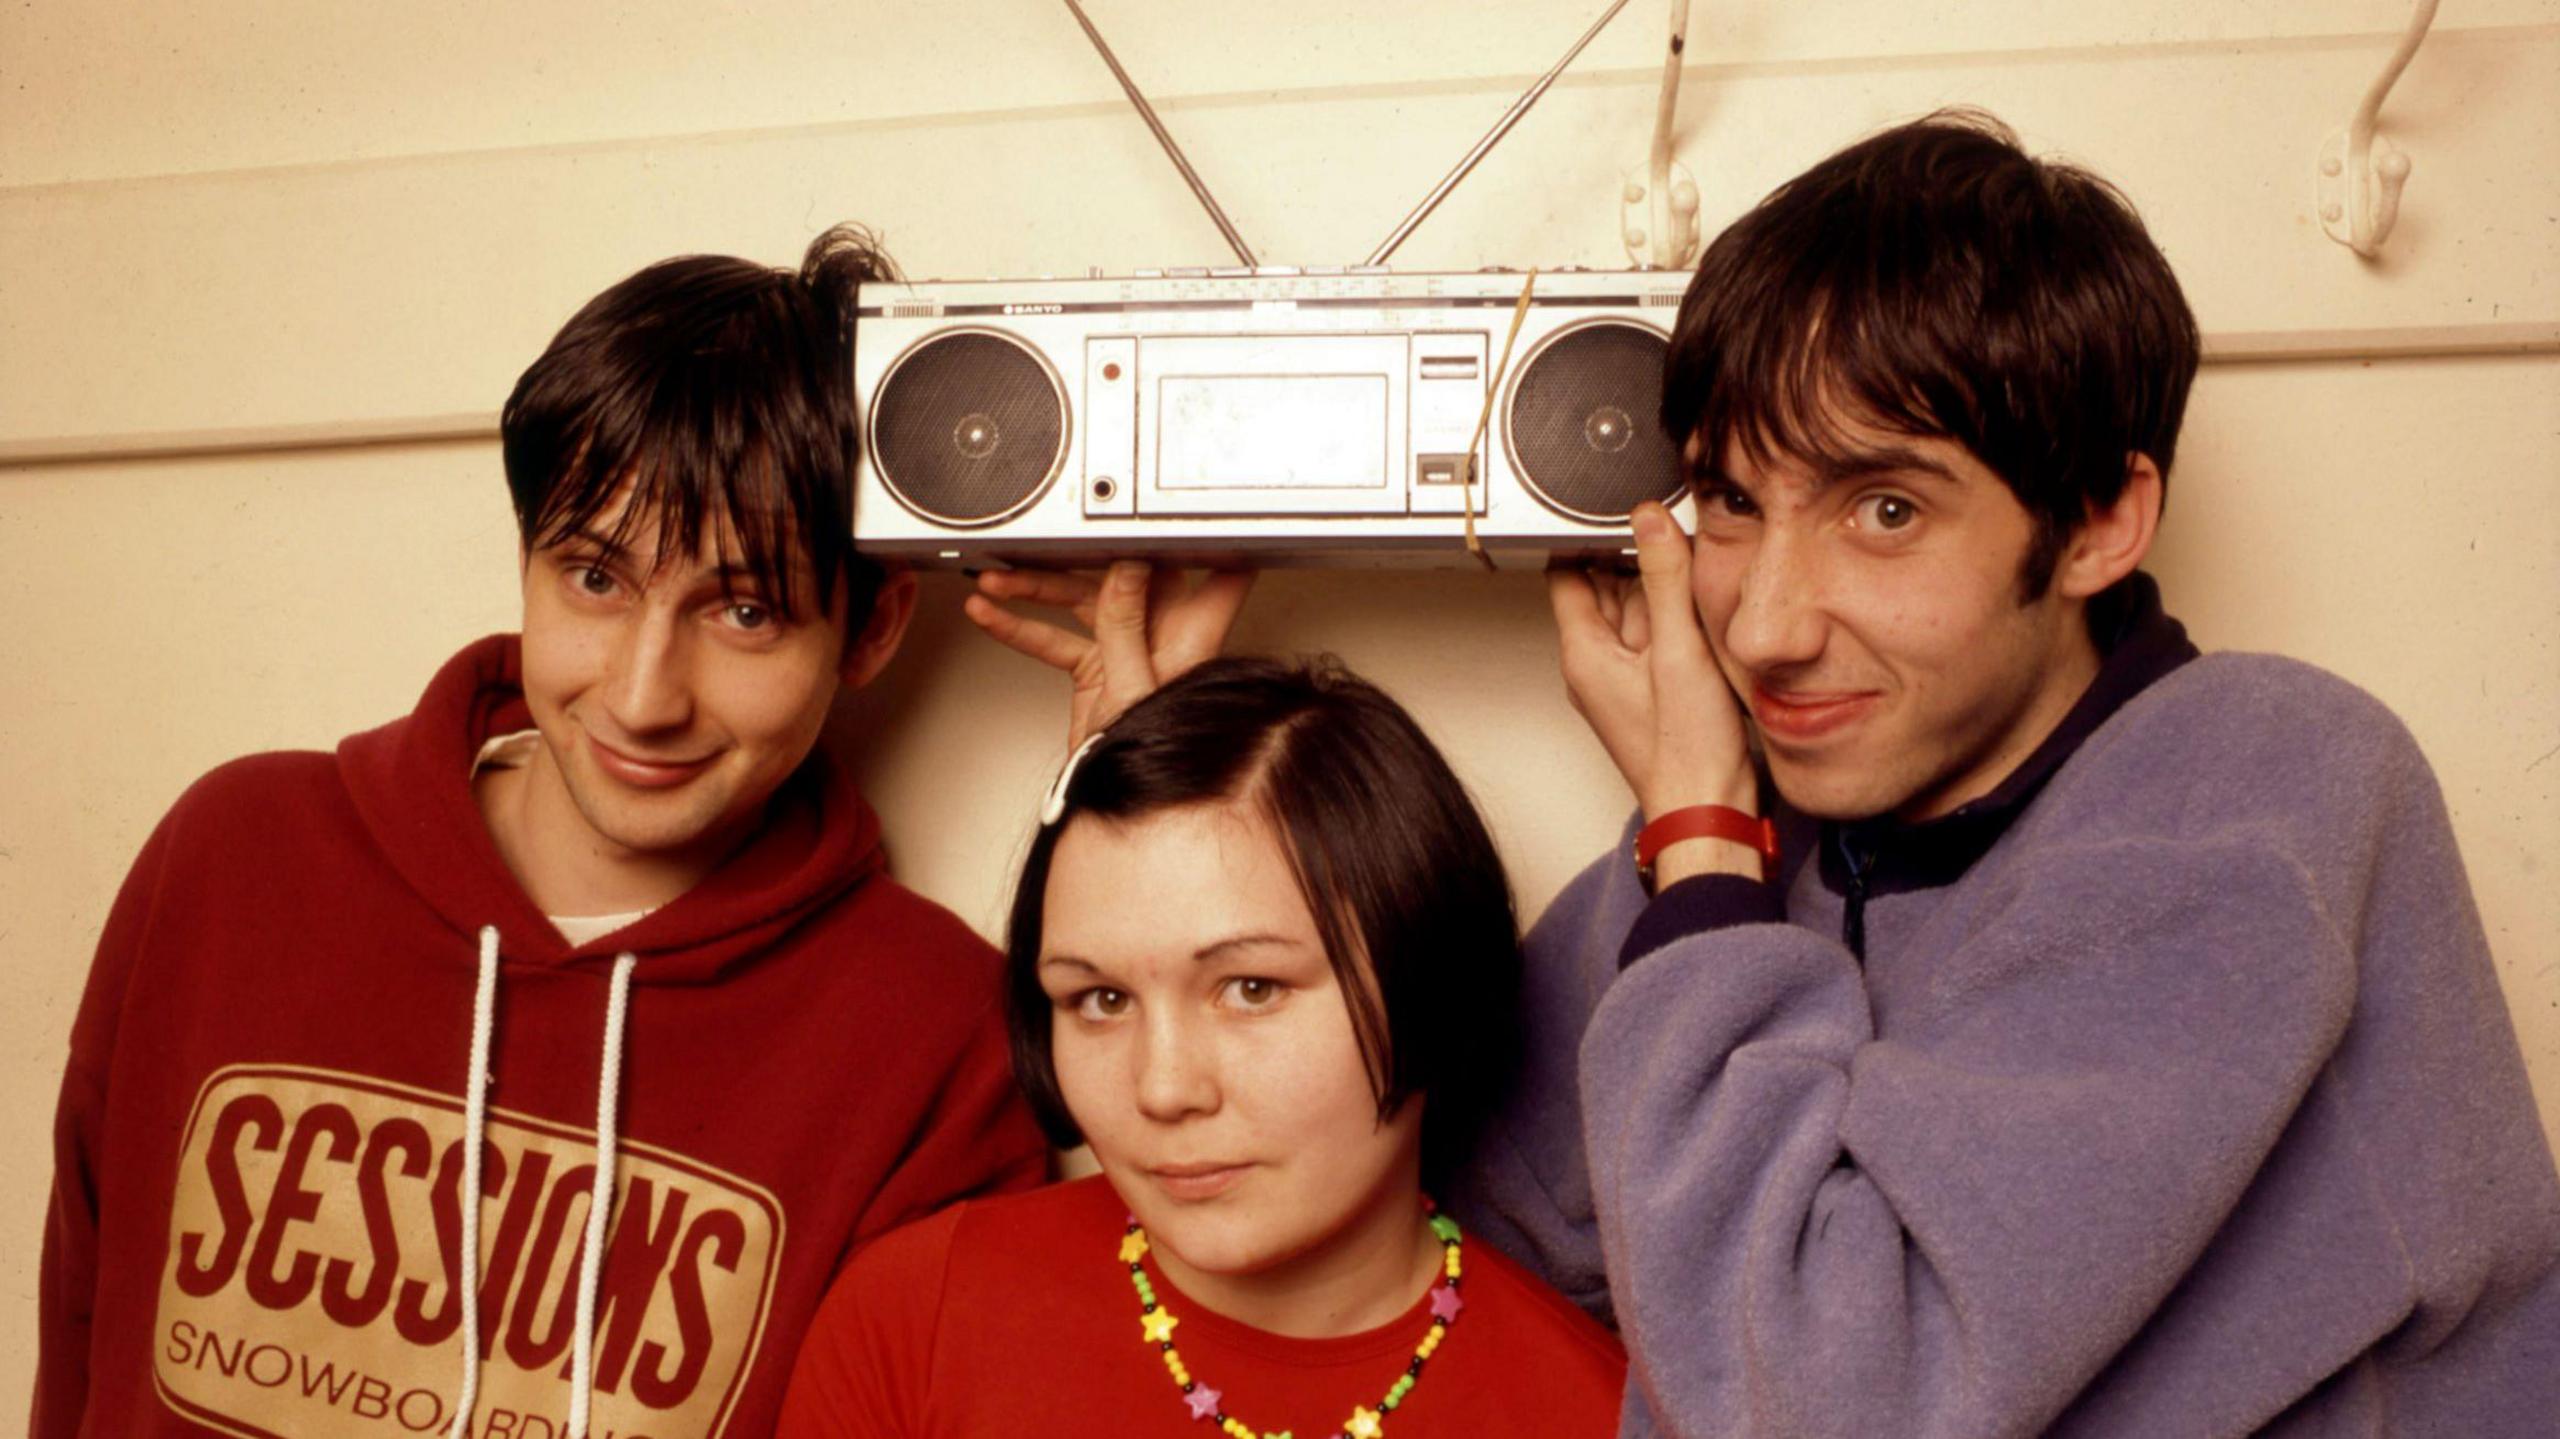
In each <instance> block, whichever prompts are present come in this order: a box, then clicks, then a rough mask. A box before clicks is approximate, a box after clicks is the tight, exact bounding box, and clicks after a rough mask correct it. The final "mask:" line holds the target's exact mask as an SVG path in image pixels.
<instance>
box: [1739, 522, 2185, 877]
mask: <svg viewBox="0 0 2560 1439" xmlns="http://www.w3.org/2000/svg"><path fill="white" fill-rule="evenodd" d="M2112 598H2115V599H2116V600H2117V601H2118V602H2117V603H2115V604H2113V605H2111V606H2110V607H2109V608H2110V609H2111V610H2112V614H2110V615H2108V616H2106V617H2105V618H2104V620H2102V621H2101V622H2102V623H2103V624H2104V628H2103V629H2101V630H2100V632H2099V633H2098V636H2097V639H2098V649H2099V652H2100V653H2101V654H2103V655H2104V656H2105V659H2104V660H2103V661H2102V662H2101V663H2100V664H2099V666H2098V675H2097V678H2095V679H2093V680H2091V681H2090V682H2089V688H2088V689H2087V690H2085V691H2083V692H2082V693H2081V695H2080V699H2079V701H2078V702H2077V703H2076V704H2074V705H2072V707H2071V712H2070V713H2069V714H2066V715H2064V716H2063V717H2062V723H2060V724H2058V725H2056V726H2054V729H2053V733H2051V734H2049V735H2046V736H2045V738H2044V743H2042V744H2040V745H2038V746H2036V749H2035V753H2033V754H2030V755H2028V756H2027V758H2026V762H2025V763H2023V764H2021V765H2019V766H2018V767H2017V768H2016V769H2014V770H2012V771H2010V772H2009V777H2008V778H2007V779H2004V780H2002V781H2001V782H2000V783H1999V785H1998V786H1997V787H1996V788H1994V789H1993V790H1992V791H1991V792H1990V793H1989V794H1986V795H1984V796H1982V797H1981V798H1980V799H1977V800H1973V801H1971V802H1969V803H1967V804H1964V805H1962V806H1959V807H1958V808H1956V809H1953V810H1950V811H1948V812H1947V813H1945V814H1943V815H1940V816H1938V817H1937V818H1936V819H1931V820H1923V821H1921V822H1920V823H1918V824H1904V823H1902V822H1901V821H1899V820H1896V819H1894V818H1892V817H1891V816H1889V815H1880V816H1878V817H1876V818H1874V819H1864V820H1857V821H1854V822H1851V823H1845V824H1840V823H1829V822H1823V823H1819V824H1817V823H1816V822H1815V821H1812V820H1809V819H1806V818H1804V817H1803V816H1799V815H1795V814H1793V813H1792V812H1789V811H1787V810H1785V809H1784V807H1783V806H1781V807H1780V812H1779V816H1778V821H1779V830H1780V834H1781V836H1782V838H1785V839H1787V840H1789V841H1791V842H1789V843H1787V844H1786V846H1785V848H1786V849H1787V850H1790V851H1793V852H1794V853H1795V854H1796V855H1797V856H1799V857H1800V856H1801V855H1802V854H1803V852H1804V851H1805V850H1806V849H1811V850H1813V852H1815V853H1817V854H1819V855H1820V856H1821V865H1822V871H1821V872H1822V883H1823V887H1824V888H1826V889H1829V890H1830V891H1832V892H1833V893H1834V894H1845V893H1846V892H1847V891H1848V888H1849V882H1850V865H1851V860H1852V857H1853V856H1854V857H1855V859H1856V861H1857V868H1858V871H1859V875H1860V877H1861V878H1862V879H1863V880H1864V881H1865V884H1864V888H1865V892H1866V894H1867V895H1868V896H1870V897H1872V896H1875V895H1880V894H1893V893H1896V892H1899V891H1903V890H1914V889H1933V888H1936V887H1938V886H1941V885H1948V884H1953V883H1955V882H1956V881H1957V880H1958V879H1961V878H1963V876H1964V872H1965V871H1966V870H1967V869H1970V868H1972V866H1973V862H1974V861H1975V860H1977V859H1980V858H1982V855H1983V853H1984V851H1986V850H1988V849H1990V848H1991V846H1992V845H1993V844H1994V843H1995V842H1997V841H1998V840H1999V838H2000V836H2001V835H2002V834H2003V833H2005V832H2007V830H2008V828H2009V825H2010V822H2011V821H2013V820H2015V819H2016V818H2017V817H2018V815H2019V814H2020V813H2021V812H2023V811H2024V810H2025V809H2026V807H2027V805H2028V803H2029V802H2031V801H2032V800H2034V799H2035V797H2036V795H2037V793H2038V792H2039V791H2041V790H2042V789H2043V788H2044V785H2045V781H2047V780H2049V779H2051V778H2053V776H2054V772H2055V771H2057V770H2059V769H2061V768H2062V766H2063V765H2064V764H2065V763H2066V762H2068V761H2069V760H2070V758H2071V756H2072V755H2073V754H2075V753H2077V752H2078V751H2079V749H2080V746H2081V743H2082V742H2083V741H2085V740H2087V739H2088V738H2089V736H2091V735H2093V734H2095V733H2097V732H2098V727H2099V726H2100V725H2103V724H2105V723H2106V722H2107V720H2108V719H2109V718H2111V717H2112V716H2113V715H2114V714H2115V712H2116V711H2117V710H2119V709H2121V708H2123V707H2124V704H2125V702H2126V701H2128V700H2130V699H2132V698H2133V697H2134V696H2135V695H2138V694H2140V693H2142V692H2143V691H2144V690H2146V689H2148V688H2150V687H2151V685H2152V683H2153V682H2154V681H2156V680H2158V679H2160V677H2162V676H2163V675H2166V674H2168V673H2169V672H2170V671H2171V670H2174V669H2176V668H2177V667H2178V666H2180V665H2182V664H2185V663H2186V662H2187V661H2189V660H2191V659H2194V658H2195V657H2196V655H2197V653H2198V651H2197V650H2196V647H2195V644H2194V642H2193V641H2191V640H2189V639H2188V638H2187V628H2186V626H2184V625H2182V624H2179V623H2178V622H2177V621H2176V620H2174V619H2171V618H2170V617H2169V615H2168V614H2167V612H2166V611H2164V610H2162V609H2161V607H2160V585H2159V582H2158V581H2156V580H2154V579H2152V578H2151V576H2149V575H2147V574H2142V573H2140V572H2138V571H2137V572H2136V573H2135V574H2133V575H2132V576H2130V577H2129V578H2127V579H2126V580H2125V581H2124V582H2123V590H2122V593H2121V595H2120V596H2115V597H2112ZM2093 617H2094V616H2093ZM1817 830H1818V832H1819V834H1818V837H1819V841H1820V842H1819V843H1818V844H1810V843H1808V841H1812V840H1814V839H1816V838H1817V833H1816V832H1817ZM1798 862H1799V863H1800V862H1801V859H1800V858H1799V860H1798Z"/></svg>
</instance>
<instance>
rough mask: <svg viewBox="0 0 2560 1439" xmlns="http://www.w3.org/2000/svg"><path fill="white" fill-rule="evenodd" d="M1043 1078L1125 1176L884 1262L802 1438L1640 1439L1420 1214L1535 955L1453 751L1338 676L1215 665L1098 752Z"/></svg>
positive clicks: (1062, 819) (1026, 1067)
mask: <svg viewBox="0 0 2560 1439" xmlns="http://www.w3.org/2000/svg"><path fill="white" fill-rule="evenodd" d="M1006 949H1007V972H1008V982H1007V991H1008V1006H1009V1019H1010V1023H1011V1027H1012V1032H1013V1047H1014V1060H1015V1067H1016V1071H1017V1073H1018V1075H1019V1077H1020V1078H1021V1080H1022V1083H1023V1087H1024V1089H1025V1090H1026V1092H1027V1093H1028V1094H1029V1096H1030V1098H1031V1102H1032V1105H1033V1107H1034V1109H1035V1110H1036V1111H1037V1112H1038V1113H1039V1115H1040V1116H1041V1119H1042V1121H1043V1122H1044V1123H1045V1124H1046V1125H1047V1127H1048V1129H1049V1133H1050V1137H1051V1138H1052V1139H1053V1140H1054V1141H1055V1142H1057V1143H1059V1144H1060V1145H1071V1144H1076V1143H1084V1144H1088V1145H1090V1147H1091V1149H1092V1152H1093V1156H1094V1159H1095V1160H1096V1162H1097V1163H1098V1165H1099V1167H1100V1169H1101V1173H1100V1174H1099V1175H1096V1176H1094V1177H1092V1178H1088V1179H1083V1180H1078V1181H1074V1182H1071V1183H1067V1184H1062V1185H1057V1186H1053V1187H1051V1188H1049V1189H1045V1190H1040V1191H1035V1192H1033V1193H1030V1194H1025V1195H1015V1196H1010V1197H1007V1198H1003V1199H995V1200H988V1201H981V1202H976V1203H972V1204H964V1205H961V1206H959V1207H957V1208H955V1209H952V1210H947V1211H945V1212H944V1213H942V1214H940V1215H937V1216H935V1217H933V1218H931V1219H928V1220H926V1221H924V1222H923V1223H921V1224H917V1225H914V1226H912V1227H910V1228H909V1229H906V1230H903V1231H901V1232H899V1233H898V1234H895V1235H892V1236H890V1237H889V1238H887V1239H884V1240H882V1241H881V1242H880V1243H878V1244H877V1245H875V1246H873V1247H872V1248H871V1249H869V1250H866V1251H865V1252H864V1253H863V1254H861V1255H860V1256H858V1257H857V1258H856V1259H855V1261H854V1263H853V1265H852V1266H851V1267H850V1268H849V1269H848V1271H847V1272H846V1275H845V1277H844V1278H843V1279H842V1280H841V1281H839V1283H838V1285H837V1288H836V1291H835V1292H834V1294H832V1295H831V1296H830V1297H829V1299H828V1301H827V1304H826V1307H825V1309H824V1310H823V1311H822V1313H821V1315H820V1318H819V1321H818V1324H817V1326H816V1328H815V1329H813V1330H812V1331H811V1337H810V1341H809V1345H808V1347H807V1348H806V1349H805V1350H804V1351H803V1352H802V1355H801V1360H800V1368H799V1371H798V1373H797V1375H796V1376H795V1379H794V1381H793V1387H792V1394H791V1399H790V1401H789V1403H788V1405H787V1406H786V1412H785V1418H784V1422H783V1427H782V1433H783V1434H785V1435H788V1436H795V1439H796V1436H817V1435H883V1436H888V1435H902V1436H903V1435H914V1436H923V1435H945V1434H948V1435H962V1434H992V1433H1006V1432H1031V1431H1033V1430H1034V1429H1036V1430H1038V1431H1039V1432H1042V1433H1044V1434H1049V1435H1068V1436H1076V1435H1087V1434H1090V1435H1104V1434H1109V1435H1150V1434H1161V1435H1167V1436H1203V1435H1206V1434H1212V1433H1216V1434H1224V1435H1229V1436H1240V1439H1263V1436H1270V1435H1278V1434H1283V1433H1287V1434H1295V1435H1309V1436H1321V1435H1337V1434H1338V1435H1350V1436H1353V1439H1377V1436H1380V1435H1383V1434H1385V1433H1388V1432H1390V1431H1392V1432H1393V1433H1395V1434H1397V1435H1398V1436H1400V1439H1401V1436H1413V1435H1433V1434H1450V1435H1455V1434H1476V1433H1554V1434H1566V1435H1571V1434H1593V1435H1605V1434H1611V1433H1614V1432H1615V1429H1616V1424H1617V1413H1618V1405H1619V1396H1620V1390H1621V1387H1622V1385H1623V1383H1624V1375H1625V1359H1624V1356H1623V1354H1622V1352H1621V1351H1620V1350H1619V1348H1618V1345H1617V1343H1616V1341H1615V1340H1614V1339H1612V1338H1611V1337H1610V1336H1609V1335H1608V1334H1607V1333H1606V1332H1605V1331H1603V1330H1601V1329H1600V1328H1599V1327H1598V1326H1596V1325H1594V1324H1593V1323H1592V1322H1591V1321H1590V1320H1589V1319H1588V1318H1586V1317H1585V1316H1584V1315H1583V1314H1582V1313H1581V1312H1580V1311H1579V1310H1576V1309H1574V1308H1573V1307H1572V1306H1571V1305H1570V1304H1568V1303H1566V1302H1565V1301H1564V1300H1563V1299H1562V1298H1561V1297H1560V1296H1558V1295H1556V1294H1554V1293H1553V1292H1551V1291H1549V1290H1547V1289H1545V1288H1544V1287H1543V1286H1541V1285H1540V1284H1539V1283H1538V1281H1536V1280H1535V1279H1533V1278H1531V1277H1529V1276H1528V1275H1527V1273H1526V1272H1525V1271H1522V1270H1521V1269H1519V1268H1517V1267H1516V1266H1514V1265H1512V1264H1511V1263H1510V1262H1509V1261H1507V1260H1505V1259H1504V1258H1502V1257H1501V1256H1500V1255H1498V1254H1496V1253H1494V1252H1493V1251H1491V1250H1490V1249H1488V1248H1484V1247H1482V1246H1478V1245H1474V1244H1470V1243H1468V1242H1467V1241H1466V1238H1465V1236H1464V1235H1462V1234H1461V1233H1460V1231H1459V1229H1458V1227H1457V1225H1456V1224H1455V1223H1454V1222H1452V1221H1451V1220H1450V1219H1448V1218H1447V1217H1446V1216H1445V1215H1442V1214H1439V1213H1438V1212H1436V1211H1435V1210H1434V1208H1433V1206H1432V1205H1431V1203H1430V1201H1429V1200H1428V1199H1427V1198H1426V1197H1425V1194H1426V1180H1436V1179H1438V1178H1440V1177H1441V1176H1443V1175H1445V1174H1447V1173H1448V1172H1449V1171H1450V1169H1451V1168H1452V1167H1453V1166H1454V1163H1455V1161H1456V1160H1457V1159H1458V1158H1460V1157H1461V1156H1462V1155H1463V1154H1464V1153H1465V1152H1466V1149H1467V1146H1468V1144H1469V1143H1470V1142H1471V1141H1472V1139H1473V1137H1474V1133H1475V1130H1476V1128H1477V1125H1478V1123H1479V1122H1480V1120H1481V1119H1482V1117H1483V1115H1484V1114H1485V1112H1486V1110H1487V1108H1488V1107H1489V1106H1490V1104H1491V1103H1492V1101H1493V1100H1494V1099H1495V1097H1496V1095H1497V1092H1498V1091H1499V1089H1500V1087H1501V1086H1502V1085H1503V1084H1504V1083H1505V1082H1506V1080H1507V1079H1508V1077H1509V1073H1510V1069H1511V1064H1512V1060H1513V1056H1514V1053H1515V1047H1516V1043H1517V1036H1518V1033H1519V1014H1518V1007H1519V995H1520V951H1519V938H1518V931H1517V927H1516V922H1515V920H1514V917H1513V911H1512V906H1511V896H1510V888H1509V885H1508V883H1507V881H1506V880H1505V878H1504V876H1503V871H1502V864H1501V860H1500V858H1499V857H1498V856H1497V854H1496V853H1495V850H1494V847H1493V841H1492V837H1491V836H1490V835H1489V834H1488V833H1487V832H1486V830H1485V827H1484V823H1483V821H1482V820H1481V819H1480V818H1479V817H1478V816H1477V814H1476V811H1475V807H1474V806H1473V804H1471V803H1470V802H1469V800H1468V798H1467V795H1466V791H1465V789H1464V787H1463V786H1462V785H1460V784H1459V782H1458V778H1457V776H1456V775H1455V774H1454V773H1452V772H1451V771H1450V769H1449V766H1448V764H1447V762H1446V761H1445V760H1443V759H1442V758H1441V756H1440V753H1439V751H1438V750H1436V749H1434V748H1433V747H1432V744H1431V742H1430V740H1429V739H1427V738H1426V737H1425V736H1424V735H1423V733H1422V731H1421V729H1420V728H1419V727H1418V726H1417V725H1415V724H1414V722H1413V719H1412V717H1411V716H1409V715H1407V714H1406V713H1405V712H1404V710H1403V709H1402V708H1401V707H1400V706H1398V705H1397V704H1396V703H1395V702H1394V701H1393V700H1391V699H1389V698H1388V697H1387V696H1386V695H1385V694H1384V693H1382V692H1381V691H1379V690H1378V689H1377V687H1376V686H1374V685H1371V684H1369V683H1368V682H1367V681H1365V680H1362V679H1360V678H1359V677H1357V676H1355V675H1353V674H1351V673H1350V672H1349V671H1348V670H1346V669H1344V668H1343V667H1342V666H1341V665H1340V664H1339V663H1337V662H1335V661H1332V660H1330V659H1319V660H1314V661H1309V662H1293V661H1282V660H1269V659H1214V660H1210V661H1207V662H1205V663H1202V664H1199V665H1198V666H1196V667H1194V668H1192V669H1190V670H1189V671H1187V672H1186V673H1184V674H1182V675H1181V676H1180V677H1179V678H1176V679H1174V680H1172V681H1170V682H1168V683H1166V684H1165V685H1164V686H1163V687H1162V688H1160V689H1157V690H1155V691H1154V692H1153V693H1152V694H1149V695H1147V696H1145V697H1144V698H1142V699H1139V700H1138V701H1137V702H1136V703H1135V704H1133V705H1131V706H1130V707H1129V708H1128V710H1127V711H1126V712H1125V713H1123V714H1121V715H1120V716H1119V717H1118V718H1117V719H1116V720H1113V721H1111V722H1110V723H1109V724H1108V725H1107V727H1105V728H1103V729H1102V730H1101V731H1100V732H1099V733H1097V734H1096V735H1095V736H1094V737H1093V738H1092V739H1090V740H1088V741H1086V742H1085V743H1084V744H1083V745H1081V746H1080V747H1079V748H1078V749H1077V752H1076V755H1075V757H1074V758H1073V759H1071V760H1070V761H1069V763H1068V766H1067V769H1066V772H1065V773H1064V774H1063V775H1062V776H1061V777H1060V782H1059V784H1058V785H1057V787H1056V788H1055V789H1054V790H1053V791H1052V793H1051V795H1050V797H1049V801H1048V804H1047V807H1046V812H1045V814H1044V816H1043V819H1042V823H1041V827H1040V830H1039V833H1038V835H1037V836H1036V837H1035V838H1034V839H1033V841H1032V843H1031V847H1030V852H1029V854H1028V855H1027V856H1026V858H1025V860H1024V863H1023V867H1022V875H1021V880H1020V883H1019V885H1018V886H1017V888H1016V890H1015V895H1014V901H1013V912H1012V919H1011V924H1010V927H1009V930H1008V933H1007V944H1006Z"/></svg>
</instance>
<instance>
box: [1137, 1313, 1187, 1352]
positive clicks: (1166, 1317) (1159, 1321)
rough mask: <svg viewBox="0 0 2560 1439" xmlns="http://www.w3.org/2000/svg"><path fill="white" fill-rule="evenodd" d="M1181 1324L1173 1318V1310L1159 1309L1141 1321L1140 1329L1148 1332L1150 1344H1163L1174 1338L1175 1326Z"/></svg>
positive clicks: (1139, 1323) (1139, 1322)
mask: <svg viewBox="0 0 2560 1439" xmlns="http://www.w3.org/2000/svg"><path fill="white" fill-rule="evenodd" d="M1181 1322H1182V1321H1181V1320H1179V1319H1176V1318H1174V1317H1173V1311H1172V1310H1170V1309H1159V1310H1157V1311H1156V1312H1154V1313H1153V1314H1150V1315H1148V1316H1146V1317H1145V1318H1143V1319H1141V1320H1139V1321H1138V1327H1139V1328H1140V1329H1143V1330H1145V1331H1146V1333H1147V1342H1148V1343H1150V1344H1162V1343H1164V1342H1166V1341H1167V1340H1170V1339H1171V1338H1173V1326H1175V1325H1177V1324H1179V1323H1181Z"/></svg>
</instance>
